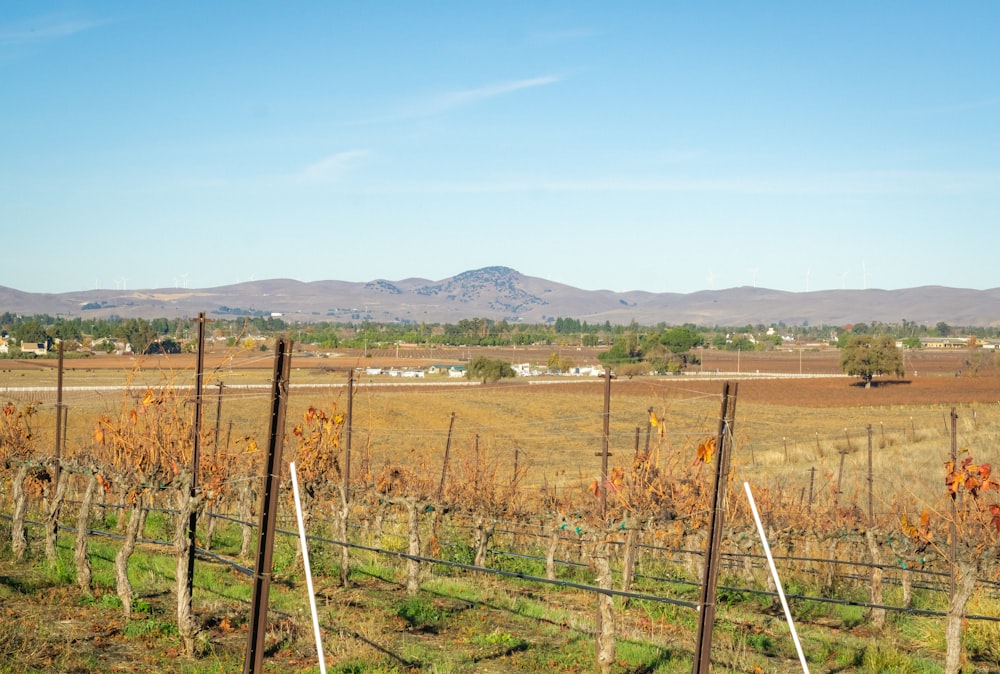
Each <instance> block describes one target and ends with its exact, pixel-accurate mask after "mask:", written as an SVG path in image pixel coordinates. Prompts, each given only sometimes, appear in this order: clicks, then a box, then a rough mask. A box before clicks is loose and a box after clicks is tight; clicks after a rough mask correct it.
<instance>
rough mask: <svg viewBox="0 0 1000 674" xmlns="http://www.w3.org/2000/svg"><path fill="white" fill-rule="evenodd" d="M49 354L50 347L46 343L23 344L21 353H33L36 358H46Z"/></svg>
mask: <svg viewBox="0 0 1000 674" xmlns="http://www.w3.org/2000/svg"><path fill="white" fill-rule="evenodd" d="M48 352H49V345H48V344H46V343H45V342H21V353H33V354H35V355H36V356H44V355H45V354H47V353H48Z"/></svg>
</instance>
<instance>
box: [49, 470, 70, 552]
mask: <svg viewBox="0 0 1000 674" xmlns="http://www.w3.org/2000/svg"><path fill="white" fill-rule="evenodd" d="M69 477H70V475H69V472H68V471H65V470H63V471H59V483H58V484H53V485H52V494H51V497H50V498H49V500H48V507H47V508H46V512H45V559H47V560H48V562H49V564H51V565H53V566H54V565H55V564H56V562H57V561H58V555H59V553H58V551H57V550H56V539H57V538H58V536H59V511H61V510H62V504H63V501H64V500H65V499H66V486H67V484H68V483H69Z"/></svg>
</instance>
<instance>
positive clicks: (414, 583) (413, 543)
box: [404, 498, 420, 595]
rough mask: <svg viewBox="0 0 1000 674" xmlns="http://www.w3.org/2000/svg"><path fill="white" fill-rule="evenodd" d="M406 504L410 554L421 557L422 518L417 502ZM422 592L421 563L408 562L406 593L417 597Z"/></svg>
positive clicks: (412, 560) (414, 500)
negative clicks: (418, 512) (418, 514)
mask: <svg viewBox="0 0 1000 674" xmlns="http://www.w3.org/2000/svg"><path fill="white" fill-rule="evenodd" d="M404 503H406V516H407V522H408V524H409V526H408V529H409V541H410V554H411V555H414V556H420V518H419V517H418V516H417V501H416V499H414V498H408V499H406V500H405V501H404ZM419 590H420V562H418V561H417V560H416V559H411V558H407V560H406V592H407V594H410V595H415V594H416V593H417V592H418V591H419Z"/></svg>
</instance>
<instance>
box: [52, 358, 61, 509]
mask: <svg viewBox="0 0 1000 674" xmlns="http://www.w3.org/2000/svg"><path fill="white" fill-rule="evenodd" d="M62 444H63V340H62V339H60V340H59V368H58V372H57V373H56V446H55V462H54V465H53V467H52V495H53V497H54V496H55V493H56V488H57V487H58V486H59V473H60V472H61V470H62V466H61V465H60V462H61V461H62Z"/></svg>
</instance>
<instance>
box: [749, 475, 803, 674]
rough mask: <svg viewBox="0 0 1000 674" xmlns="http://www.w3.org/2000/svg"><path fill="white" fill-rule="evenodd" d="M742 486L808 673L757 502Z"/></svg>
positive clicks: (793, 639)
mask: <svg viewBox="0 0 1000 674" xmlns="http://www.w3.org/2000/svg"><path fill="white" fill-rule="evenodd" d="M743 488H744V489H745V490H746V492H747V500H749V501H750V511H751V512H752V513H753V520H754V522H756V523H757V533H759V534H760V542H761V544H762V545H763V546H764V554H765V555H767V564H768V566H770V567H771V576H772V577H773V578H774V584H775V585H776V586H777V587H778V597H779V598H780V599H781V606H782V607H783V608H784V609H785V620H787V621H788V629H789V630H790V631H791V632H792V641H794V642H795V650H796V652H798V654H799V662H800V663H802V671H803V672H805V674H809V665H807V664H806V656H805V654H804V653H803V652H802V644H800V643H799V635H798V634H797V633H796V632H795V623H794V622H792V611H791V609H790V608H788V600H787V599H785V591H784V589H782V587H781V579H780V578H778V569H777V568H776V567H775V566H774V557H772V556H771V546H770V545H768V544H767V536H765V535H764V525H763V524H761V522H760V515H759V514H758V513H757V503H756V502H755V501H754V500H753V492H752V491H750V483H749V482H744V483H743Z"/></svg>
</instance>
